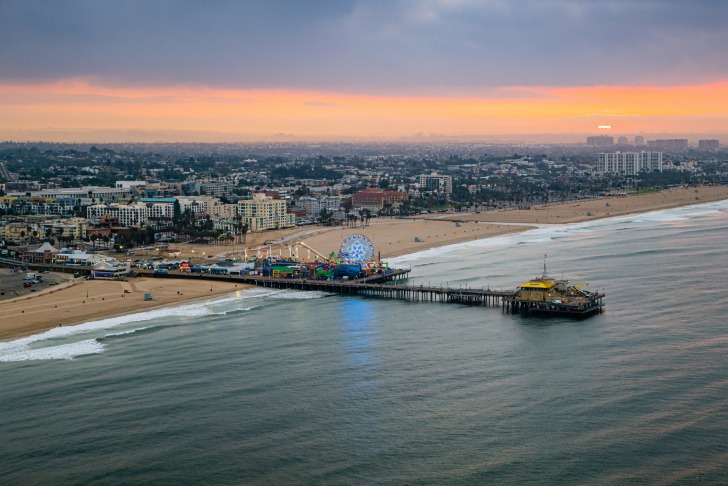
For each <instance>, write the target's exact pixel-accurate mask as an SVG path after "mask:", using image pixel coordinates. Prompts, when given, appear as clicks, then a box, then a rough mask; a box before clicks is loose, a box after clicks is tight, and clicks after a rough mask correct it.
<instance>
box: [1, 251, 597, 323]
mask: <svg viewBox="0 0 728 486" xmlns="http://www.w3.org/2000/svg"><path fill="white" fill-rule="evenodd" d="M0 265H5V266H22V267H25V268H27V269H32V270H49V271H52V272H64V273H74V274H76V275H88V274H89V273H90V271H91V269H90V268H89V267H77V266H73V267H71V266H68V265H49V264H38V263H35V264H34V263H26V262H20V261H17V260H9V259H0ZM410 271H411V270H410V269H393V270H388V271H386V272H383V273H375V274H372V275H369V276H366V277H361V278H356V279H351V280H347V279H341V280H339V279H336V280H331V279H315V278H291V277H273V276H263V275H260V274H258V275H229V274H228V275H215V274H201V273H191V272H180V271H173V272H172V271H170V272H164V273H160V272H154V271H151V270H137V271H135V272H134V274H133V275H132V277H131V278H133V276H140V277H151V278H171V279H184V280H198V281H218V282H234V283H240V284H247V285H255V286H257V287H267V288H276V289H291V290H302V291H318V292H327V293H331V294H341V295H358V296H363V297H373V298H381V299H393V300H402V301H409V302H442V303H455V304H463V305H470V306H483V307H498V306H500V307H502V309H503V311H504V312H512V313H521V314H540V315H554V316H570V317H588V316H590V315H594V314H598V313H601V312H603V307H604V303H603V299H604V297H605V294H604V293H599V292H597V293H590V292H585V291H575V290H574V288H573V287H572V288H571V289H570V290H568V291H567V293H566V294H564V295H567V294H568V293H569V292H571V293H578V294H580V295H581V298H580V299H577V300H578V301H577V302H571V303H567V302H565V301H563V300H560V299H558V297H560V295H556V297H557V298H554V297H553V296H551V295H550V294H546V293H544V294H543V295H541V294H538V295H534V294H533V292H532V293H531V294H524V293H523V289H524V287H526V286H527V285H528V284H524V285H522V286H521V287H520V288H519V289H516V290H492V289H490V288H481V289H475V288H462V287H461V288H453V287H436V286H435V287H433V286H429V285H428V286H425V285H407V282H406V279H407V278H408V277H409V273H410ZM533 282H536V283H538V282H539V281H532V282H531V283H533ZM549 288H550V287H549ZM529 295H530V297H529ZM561 299H566V297H561ZM571 300H572V301H573V300H574V299H573V298H571Z"/></svg>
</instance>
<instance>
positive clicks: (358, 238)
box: [339, 235, 374, 263]
mask: <svg viewBox="0 0 728 486" xmlns="http://www.w3.org/2000/svg"><path fill="white" fill-rule="evenodd" d="M339 257H340V258H341V260H342V261H345V262H349V263H364V262H368V261H371V260H372V259H373V258H374V244H373V243H372V241H371V240H370V239H369V238H367V237H366V236H364V235H351V236H348V237H347V238H346V239H345V240H344V242H343V243H342V244H341V248H339Z"/></svg>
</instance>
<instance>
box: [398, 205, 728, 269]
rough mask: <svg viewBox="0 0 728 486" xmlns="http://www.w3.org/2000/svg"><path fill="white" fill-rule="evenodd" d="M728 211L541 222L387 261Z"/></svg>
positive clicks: (706, 208) (691, 209)
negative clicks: (516, 231) (518, 231)
mask: <svg viewBox="0 0 728 486" xmlns="http://www.w3.org/2000/svg"><path fill="white" fill-rule="evenodd" d="M725 211H728V200H724V201H717V202H710V203H704V204H695V205H690V206H681V207H678V208H672V209H660V210H657V211H651V212H647V213H637V214H630V215H625V216H614V217H611V218H601V219H596V220H591V221H583V222H580V223H565V224H554V225H542V226H541V227H539V228H535V229H531V230H527V231H523V232H520V233H510V234H507V235H502V236H495V237H486V238H483V239H480V240H473V241H468V242H464V243H454V244H452V245H446V246H442V247H439V248H430V249H427V250H423V251H418V252H415V253H410V254H407V255H402V256H399V257H395V258H388V259H386V262H387V263H389V264H390V265H398V264H412V263H413V262H415V261H418V260H425V259H432V258H434V257H437V258H440V259H442V258H454V257H456V255H455V254H456V253H457V252H458V251H460V250H466V249H488V248H492V249H498V248H507V247H509V246H512V245H516V244H518V243H546V242H549V241H551V240H552V239H553V237H554V236H560V235H570V234H575V233H583V232H585V231H591V230H592V229H594V228H601V227H604V226H609V225H613V224H615V223H639V222H648V221H649V222H657V223H659V222H674V221H682V220H685V219H693V218H696V217H700V216H709V215H712V214H717V213H721V212H725Z"/></svg>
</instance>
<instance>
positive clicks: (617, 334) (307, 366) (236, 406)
mask: <svg viewBox="0 0 728 486" xmlns="http://www.w3.org/2000/svg"><path fill="white" fill-rule="evenodd" d="M726 241H728V201H723V202H719V203H711V204H703V205H699V206H692V207H686V208H679V209H672V210H666V211H658V212H653V213H646V214H640V215H632V216H627V217H619V218H611V219H604V220H598V221H593V222H589V223H583V224H575V225H563V226H555V227H550V228H540V229H536V230H531V231H528V232H524V233H520V234H516V235H507V236H503V237H498V238H492V239H488V240H481V241H475V242H470V243H465V244H459V245H453V246H450V247H446V248H439V249H433V250H428V251H424V252H421V253H418V254H414V255H410V256H406V257H401V258H397V259H393V260H392V263H393V264H398V265H411V267H412V278H410V279H409V281H408V282H407V284H408V285H420V284H423V285H443V286H445V285H449V286H452V287H457V286H462V287H464V288H465V287H473V288H476V287H478V288H479V287H490V288H496V289H501V288H503V289H512V288H515V287H516V286H517V285H519V284H521V283H523V282H525V281H527V280H528V279H530V278H531V277H534V276H537V275H540V274H541V273H542V272H543V263H544V255H547V257H546V263H547V265H548V273H549V274H550V275H552V276H554V277H562V276H564V277H566V278H569V279H570V280H571V281H572V282H580V285H582V286H586V285H588V287H586V288H588V289H590V290H592V291H597V290H598V291H604V292H606V294H607V297H606V299H605V303H606V306H605V312H604V313H603V314H599V315H596V316H594V317H591V318H589V319H585V320H571V319H565V318H548V319H544V318H535V317H525V316H521V315H517V314H516V315H512V314H509V313H505V312H503V311H502V309H501V308H500V307H495V308H483V307H468V306H465V305H459V304H445V303H414V302H401V301H393V300H383V299H377V298H368V297H356V296H340V295H328V294H324V293H306V292H299V291H285V290H284V291H281V290H274V289H252V290H246V291H241V292H239V293H237V294H234V295H231V296H227V297H224V298H218V299H217V300H212V301H209V302H205V303H196V304H190V305H182V306H179V307H176V308H168V309H160V310H155V311H151V312H146V313H140V314H135V315H129V316H124V317H121V318H114V319H106V320H102V321H98V322H92V323H87V324H83V325H80V326H73V327H63V328H56V329H53V330H51V331H49V332H46V333H43V334H39V335H36V336H32V337H28V338H23V339H18V340H15V341H9V342H4V343H0V458H1V460H0V483H3V484H69V483H73V484H135V483H136V484H138V483H147V484H198V483H205V484H371V483H375V484H514V483H516V484H559V485H561V484H580V485H581V484H698V483H699V484H726V483H728V328H727V326H726V318H725V312H726V305H727V304H728V289H726V282H728V277H727V275H728V256H727V255H726ZM374 243H375V245H376V242H374Z"/></svg>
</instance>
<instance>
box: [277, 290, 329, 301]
mask: <svg viewBox="0 0 728 486" xmlns="http://www.w3.org/2000/svg"><path fill="white" fill-rule="evenodd" d="M331 295H336V294H333V293H331V292H322V291H319V290H284V291H283V292H280V293H278V294H276V295H273V296H272V298H274V299H285V300H310V299H322V298H324V297H329V296H331Z"/></svg>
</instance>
